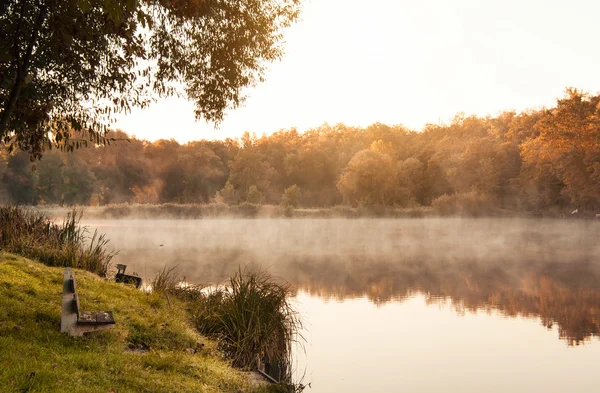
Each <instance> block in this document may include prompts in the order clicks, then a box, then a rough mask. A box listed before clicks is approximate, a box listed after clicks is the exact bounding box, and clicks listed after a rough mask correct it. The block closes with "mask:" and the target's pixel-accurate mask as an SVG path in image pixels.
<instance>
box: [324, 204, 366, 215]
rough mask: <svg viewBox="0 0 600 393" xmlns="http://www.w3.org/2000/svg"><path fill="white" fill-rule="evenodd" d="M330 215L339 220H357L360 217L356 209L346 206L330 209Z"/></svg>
mask: <svg viewBox="0 0 600 393" xmlns="http://www.w3.org/2000/svg"><path fill="white" fill-rule="evenodd" d="M330 214H331V216H332V217H338V218H356V217H358V216H359V213H358V212H357V210H356V209H355V208H353V207H351V206H346V205H336V206H333V207H332V208H331V209H330Z"/></svg>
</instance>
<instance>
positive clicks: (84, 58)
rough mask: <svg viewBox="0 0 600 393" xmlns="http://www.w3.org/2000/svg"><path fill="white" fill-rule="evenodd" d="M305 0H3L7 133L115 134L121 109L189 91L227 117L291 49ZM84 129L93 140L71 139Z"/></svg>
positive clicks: (12, 139)
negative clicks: (291, 30) (285, 46)
mask: <svg viewBox="0 0 600 393" xmlns="http://www.w3.org/2000/svg"><path fill="white" fill-rule="evenodd" d="M299 7H300V0H243V1H228V0H210V1H195V0H183V1H167V0H139V1H130V0H106V1H82V0H61V1H57V0H8V1H3V2H1V3H0V35H1V36H2V40H0V54H1V56H0V78H1V79H0V139H1V140H2V141H3V142H4V143H6V144H9V145H10V146H11V147H12V146H18V147H19V148H21V149H22V150H24V151H27V152H29V153H30V154H31V156H32V157H38V158H39V157H40V156H41V154H42V152H43V150H44V149H45V148H46V147H47V146H48V145H52V144H55V145H62V146H67V147H73V146H77V145H78V144H80V143H83V142H85V141H86V140H88V139H90V140H93V141H94V142H96V143H98V142H103V141H104V142H106V139H104V138H103V137H104V132H105V131H106V130H107V127H108V126H109V125H110V124H111V122H112V121H113V120H114V119H115V116H116V115H118V114H120V113H125V112H127V111H129V110H130V109H131V108H133V107H144V106H146V105H147V104H148V103H149V102H150V101H151V100H152V99H153V98H154V97H165V96H170V95H173V94H180V95H183V96H185V97H187V98H188V99H190V100H192V101H194V102H195V105H196V107H195V115H196V117H198V118H200V117H203V118H205V119H206V120H209V121H216V122H219V121H220V120H222V119H223V115H224V112H225V110H226V109H227V108H231V107H237V106H238V105H240V104H241V103H242V102H243V100H244V93H243V91H244V88H246V87H248V86H251V85H254V84H255V83H257V82H259V81H261V80H262V79H263V77H264V72H265V67H266V64H267V63H269V62H271V61H273V60H276V59H278V58H280V57H281V55H282V46H281V43H282V30H283V29H284V28H285V27H287V26H289V25H290V24H291V23H292V22H293V21H294V20H295V19H296V18H297V17H298V14H299ZM73 130H75V131H79V132H82V133H83V135H84V136H86V139H85V140H71V142H70V143H69V142H68V140H69V138H70V137H71V132H72V131H73Z"/></svg>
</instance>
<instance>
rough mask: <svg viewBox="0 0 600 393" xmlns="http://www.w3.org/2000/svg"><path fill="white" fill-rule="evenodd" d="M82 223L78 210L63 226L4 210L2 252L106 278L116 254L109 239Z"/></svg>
mask: <svg viewBox="0 0 600 393" xmlns="http://www.w3.org/2000/svg"><path fill="white" fill-rule="evenodd" d="M80 219H81V213H77V212H76V211H75V210H73V211H70V212H68V213H67V217H66V218H65V219H64V220H63V222H62V223H60V222H56V221H54V220H52V219H51V218H49V217H48V216H46V215H45V214H44V213H41V212H35V211H32V210H27V209H23V208H20V207H16V206H0V249H2V250H5V251H9V252H13V253H17V254H20V255H23V256H26V257H29V258H33V259H37V260H39V261H40V262H42V263H44V264H46V265H48V266H64V267H75V268H79V269H84V270H88V271H90V272H93V273H96V274H98V275H100V276H103V277H104V276H106V274H107V272H108V268H109V265H110V261H111V260H112V258H113V256H114V253H113V252H111V251H109V250H108V247H107V246H108V239H106V237H105V236H104V235H101V234H98V232H97V231H96V232H94V233H93V234H90V233H88V230H87V228H86V227H84V226H80V225H79V220H80Z"/></svg>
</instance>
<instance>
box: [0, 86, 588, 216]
mask: <svg viewBox="0 0 600 393" xmlns="http://www.w3.org/2000/svg"><path fill="white" fill-rule="evenodd" d="M599 103H600V95H596V96H591V95H586V94H583V93H581V92H579V91H576V90H568V92H567V95H566V96H565V97H564V98H562V99H560V100H558V102H557V105H556V106H555V107H553V108H549V109H540V110H530V111H525V112H522V113H515V112H505V113H501V114H499V115H497V116H495V117H491V116H490V117H484V118H482V117H476V116H464V115H458V116H456V118H455V119H454V120H453V121H452V122H451V123H450V124H445V125H428V126H426V127H425V128H424V129H423V130H421V131H420V132H415V131H413V130H410V129H407V128H406V127H402V126H387V125H384V124H374V125H372V126H369V127H366V128H357V127H350V126H345V125H342V124H338V125H335V126H329V125H323V126H321V127H318V128H315V129H312V130H308V131H306V132H303V133H300V132H297V131H296V130H295V129H289V130H282V131H280V132H277V133H275V134H273V135H270V136H262V137H256V136H254V135H250V134H245V135H244V136H243V137H242V138H240V139H226V140H225V141H206V140H202V141H194V142H190V143H186V144H179V143H177V142H176V141H174V140H159V141H156V142H149V141H144V140H139V139H136V138H133V137H129V136H127V135H126V134H124V133H122V132H113V133H112V134H111V135H110V136H112V137H116V138H129V142H126V141H122V142H119V143H116V144H113V145H111V146H98V147H90V148H81V149H79V150H77V151H75V152H73V153H69V154H67V153H63V152H60V151H56V150H52V151H47V152H46V153H45V154H44V157H43V159H42V160H41V161H39V162H36V163H35V164H34V165H35V167H36V170H35V171H33V172H32V171H31V166H32V164H31V163H30V162H29V156H28V154H26V153H23V152H13V153H10V154H9V153H8V152H7V151H5V150H0V184H3V185H4V187H0V190H1V191H0V202H2V201H3V202H5V203H7V202H13V203H20V204H33V205H92V206H107V205H112V204H125V205H131V204H165V205H164V206H165V207H164V208H162V209H164V210H169V209H171V210H177V209H181V210H186V209H187V210H193V209H190V208H188V207H182V208H177V207H174V206H175V205H178V204H184V205H185V204H188V205H189V204H194V205H197V204H202V205H203V206H205V207H203V209H215V211H216V212H217V213H218V211H219V209H221V210H222V209H225V206H227V208H228V209H230V210H231V211H238V214H240V215H241V214H246V213H247V214H249V215H252V214H254V213H255V212H256V208H255V206H258V205H272V206H277V207H279V208H281V210H282V211H284V212H285V211H287V212H288V213H289V211H290V207H294V208H299V209H297V210H301V209H315V208H316V209H322V208H327V209H329V208H332V207H334V206H339V205H343V206H348V207H351V208H355V209H372V208H373V207H374V206H375V208H374V209H376V210H377V209H382V208H385V209H389V208H392V209H401V208H404V209H406V208H408V209H412V208H425V209H428V208H433V209H434V210H436V211H437V212H439V213H440V214H446V215H454V214H467V215H470V214H475V215H494V214H496V213H497V212H498V211H512V212H516V213H522V212H529V213H534V214H540V213H544V214H550V215H561V214H568V213H569V212H571V211H573V210H575V209H577V210H578V213H579V214H580V215H582V214H584V215H585V214H588V215H591V214H593V213H595V212H597V211H600V194H599V193H598V192H597V190H598V188H599V187H600V164H599V163H600V147H599V146H600V144H599V143H598V135H600V125H599V124H598V121H597V118H598V115H599V114H600V109H599V108H600V106H599V105H598V104H599ZM0 149H2V148H1V147H0ZM211 202H216V203H211ZM138 209H139V208H138ZM151 209H154V208H153V207H149V208H148V211H150V210H151ZM177 214H179V213H173V214H172V215H177ZM192 215H193V214H192ZM197 215H204V212H202V214H197Z"/></svg>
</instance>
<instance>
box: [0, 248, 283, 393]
mask: <svg viewBox="0 0 600 393" xmlns="http://www.w3.org/2000/svg"><path fill="white" fill-rule="evenodd" d="M63 273H64V269H63V268H54V267H47V266H45V265H42V264H40V263H37V262H34V261H31V260H29V259H26V258H22V257H19V256H16V255H13V254H8V253H4V252H0V387H2V388H1V389H0V390H2V392H66V391H68V392H73V393H75V392H86V393H88V392H103V393H106V392H169V393H171V392H259V391H263V392H266V391H269V390H268V389H275V387H274V386H270V387H256V385H253V384H252V383H250V382H249V380H248V378H247V376H246V375H244V374H243V373H241V372H239V371H236V370H234V369H232V368H231V367H230V366H229V365H228V364H227V363H226V362H224V361H222V360H220V359H219V358H218V354H217V353H216V351H215V350H214V344H213V343H212V342H210V341H207V340H206V339H205V338H203V337H202V336H200V335H198V334H197V333H196V332H195V331H194V330H193V329H192V328H191V327H190V326H191V325H190V324H189V323H188V320H187V318H188V314H187V312H186V310H185V309H184V308H183V305H182V304H179V303H178V302H177V301H176V300H175V299H171V302H172V306H171V307H169V306H168V305H167V302H166V300H165V299H164V298H162V297H160V296H159V295H157V294H145V293H143V292H140V291H138V290H135V289H133V288H130V287H125V286H123V285H120V284H115V283H112V282H107V281H106V280H103V279H101V278H99V277H98V276H96V275H94V274H92V273H89V272H86V271H83V270H75V273H76V276H77V284H78V292H79V294H80V301H81V306H82V309H83V310H84V311H103V310H110V311H113V312H114V315H115V320H116V321H117V324H116V326H115V328H114V329H111V330H108V331H104V332H100V333H94V334H92V335H90V336H89V337H85V338H76V337H70V336H68V335H66V334H61V333H60V313H61V293H62V279H63Z"/></svg>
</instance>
